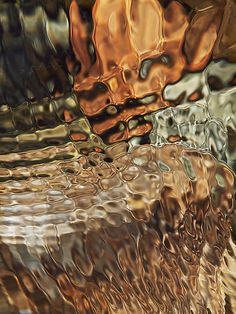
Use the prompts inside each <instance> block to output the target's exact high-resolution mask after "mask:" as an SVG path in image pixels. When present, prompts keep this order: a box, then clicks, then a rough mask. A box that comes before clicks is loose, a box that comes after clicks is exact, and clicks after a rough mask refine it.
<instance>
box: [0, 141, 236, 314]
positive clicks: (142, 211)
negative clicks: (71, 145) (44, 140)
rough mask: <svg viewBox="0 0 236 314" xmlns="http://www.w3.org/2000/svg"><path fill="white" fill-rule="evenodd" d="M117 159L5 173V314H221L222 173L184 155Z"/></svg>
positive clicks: (226, 225)
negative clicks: (16, 208) (21, 176)
mask: <svg viewBox="0 0 236 314" xmlns="http://www.w3.org/2000/svg"><path fill="white" fill-rule="evenodd" d="M116 151H117V152H119V149H116ZM117 152H115V151H113V152H112V151H110V155H111V156H113V161H111V160H108V159H107V157H105V156H104V155H103V154H96V153H92V154H90V156H88V157H85V156H84V157H80V158H77V159H74V160H73V161H58V162H54V163H51V164H49V165H48V166H47V167H46V169H47V177H45V176H40V174H42V173H43V171H45V165H34V166H29V167H28V168H27V169H28V174H26V173H25V178H24V179H22V180H18V181H16V180H17V176H19V174H20V173H21V172H23V171H24V169H23V168H22V167H18V168H15V169H12V171H11V173H9V175H11V177H12V178H15V179H14V180H13V181H12V183H11V184H10V183H9V182H10V181H9V180H7V178H6V174H4V172H3V171H1V173H2V175H1V181H2V183H1V194H0V202H1V204H3V207H2V211H1V217H2V219H4V220H3V221H5V224H3V223H0V232H1V241H0V243H1V247H0V262H1V266H0V267H1V268H0V270H1V271H0V291H1V293H2V294H3V295H4V297H3V300H4V302H5V303H4V302H3V303H4V304H5V305H4V306H5V307H3V308H7V309H8V310H6V311H5V312H1V313H2V314H8V313H18V312H19V311H22V312H24V311H25V312H27V313H28V312H30V313H45V314H47V313H68V314H69V313H77V312H81V313H89V314H90V313H99V314H103V313H135V314H136V313H137V314H138V313H143V314H144V313H170V312H173V311H175V312H177V313H186V314H189V313H191V311H193V312H194V313H199V312H200V313H201V312H202V313H205V312H206V311H207V309H209V311H211V312H212V313H223V312H224V301H223V298H224V291H225V290H224V286H222V285H221V280H226V281H227V280H229V279H227V272H225V273H223V274H222V275H221V265H222V261H223V257H224V258H225V261H226V262H227V261H228V260H229V262H230V259H229V256H228V255H227V254H228V253H229V254H231V255H232V253H230V247H229V245H228V243H229V238H230V219H231V213H232V195H233V185H234V177H233V175H232V173H231V172H230V170H229V169H228V168H227V167H226V166H225V165H223V164H221V163H219V162H217V161H216V160H215V159H214V158H213V157H211V156H210V155H208V154H201V153H199V152H196V151H194V150H186V149H184V148H183V147H182V146H180V145H166V146H164V147H162V148H159V149H158V148H154V147H151V146H148V145H144V146H142V147H140V148H138V149H135V150H134V151H133V152H132V153H129V154H123V156H122V155H120V154H118V155H117ZM104 158H105V159H106V160H108V161H104ZM118 169H119V170H118ZM9 172H10V171H9ZM13 182H14V183H15V184H13ZM16 183H18V184H16ZM33 194H34V197H33V198H32V195H33ZM30 196H31V198H30ZM45 202H46V203H45ZM45 204H47V206H48V207H47V210H46V211H45V210H44V206H45ZM20 205H21V206H22V207H21V208H22V210H21V211H18V212H17V215H15V223H14V225H12V224H8V225H7V222H6V221H7V219H8V218H9V217H11V215H10V216H9V215H8V214H7V210H8V211H9V206H11V207H12V210H13V209H14V206H20ZM19 208H20V207H19ZM30 208H31V209H30ZM33 209H34V216H30V215H29V212H30V211H31V210H33ZM40 211H42V212H40ZM24 217H25V218H24ZM30 217H31V218H30ZM22 218H23V219H25V225H24V228H23V229H22V228H21V224H20V225H18V223H17V221H18V219H19V222H20V221H21V220H20V219H22ZM38 218H40V219H38ZM42 222H43V223H42ZM30 230H31V232H30V233H29V231H30ZM13 232H14V234H15V235H14V236H13ZM226 248H228V252H226ZM228 302H231V299H230V300H228Z"/></svg>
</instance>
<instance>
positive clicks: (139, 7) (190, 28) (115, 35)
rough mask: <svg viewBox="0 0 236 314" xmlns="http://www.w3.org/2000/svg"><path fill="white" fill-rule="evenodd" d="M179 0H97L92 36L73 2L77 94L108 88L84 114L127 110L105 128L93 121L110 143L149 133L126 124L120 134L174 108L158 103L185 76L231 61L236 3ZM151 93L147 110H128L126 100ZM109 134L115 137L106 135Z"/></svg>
mask: <svg viewBox="0 0 236 314" xmlns="http://www.w3.org/2000/svg"><path fill="white" fill-rule="evenodd" d="M181 2H182V4H181V3H179V2H177V1H165V3H164V2H163V3H162V2H159V1H156V0H142V1H141V0H135V1H132V0H128V1H126V0H116V1H112V2H110V1H108V2H107V1H104V0H97V1H96V2H95V4H94V6H93V8H92V18H93V31H92V34H91V31H89V30H88V25H87V24H86V23H85V22H83V21H82V20H81V16H80V14H79V9H78V4H77V3H76V1H75V0H74V1H72V3H71V7H70V20H71V24H70V36H71V43H72V47H73V51H74V53H75V56H76V58H77V61H79V62H80V64H81V71H80V72H79V73H78V74H77V75H75V80H74V90H75V91H77V92H79V94H80V93H81V91H83V92H85V91H87V92H88V93H91V92H92V91H93V85H94V82H97V81H98V80H99V81H100V82H102V83H103V84H105V86H106V88H107V91H106V92H104V93H103V94H102V95H100V96H97V97H95V98H94V99H93V100H90V101H88V100H87V99H84V98H81V99H80V103H81V108H82V110H83V112H84V113H85V115H86V116H88V117H94V116H99V115H101V114H102V113H103V112H104V110H106V108H107V107H108V106H109V105H112V106H120V105H122V106H123V107H124V109H123V110H122V112H121V113H117V114H116V113H113V114H112V117H110V118H107V120H106V122H104V123H103V122H101V123H100V122H99V123H94V122H92V128H93V131H94V132H95V133H96V134H99V135H101V136H102V138H103V140H104V141H105V142H107V143H112V142H116V141H121V140H128V139H130V138H131V137H133V136H139V135H140V132H144V134H145V133H146V132H147V128H146V127H145V128H143V127H142V126H140V128H139V127H138V125H137V126H136V127H135V128H134V129H133V130H132V131H130V130H129V127H128V126H125V127H124V128H123V130H122V131H120V130H119V127H118V126H117V125H118V122H120V121H122V122H128V121H129V120H130V119H132V118H133V117H135V116H144V115H146V114H147V113H150V112H154V111H157V110H158V109H162V108H165V107H167V106H169V103H168V102H166V101H163V99H162V97H161V93H162V90H163V87H164V86H165V85H166V84H168V83H171V82H175V81H177V80H178V79H179V78H180V77H181V75H182V73H183V71H184V70H191V71H199V70H201V69H203V68H204V67H205V66H206V64H207V63H208V62H209V61H210V59H211V57H212V56H213V57H222V56H224V57H229V58H231V59H232V60H233V58H234V57H233V54H232V53H231V51H234V50H233V49H234V48H233V47H234V43H235V38H234V37H233V36H234V35H232V36H231V35H228V32H229V28H230V26H229V25H230V23H231V21H233V18H234V14H235V12H236V11H235V8H236V7H235V4H234V3H233V1H227V3H225V1H216V2H212V1H200V2H199V1H181ZM213 4H214V5H213ZM91 40H92V41H91ZM89 42H90V46H89V45H88V43H89ZM89 47H90V48H89ZM91 49H92V51H93V54H94V56H96V57H95V59H94V58H93V59H94V60H95V61H94V62H92V59H91V54H90V55H89V51H90V50H91ZM182 51H183V52H182ZM148 94H155V95H158V97H157V98H156V100H154V101H152V102H151V107H150V108H149V109H148V108H146V109H145V110H142V112H140V110H139V107H138V104H137V106H133V107H132V108H130V106H129V102H127V100H128V99H142V98H143V97H145V96H147V95H148ZM115 126H116V127H115ZM114 127H115V128H114ZM105 129H106V130H110V131H109V132H110V133H112V134H111V135H110V136H106V135H105V134H104V132H105ZM140 130H142V131H140ZM114 133H115V134H114ZM116 133H117V134H116ZM103 134H104V136H103Z"/></svg>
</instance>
